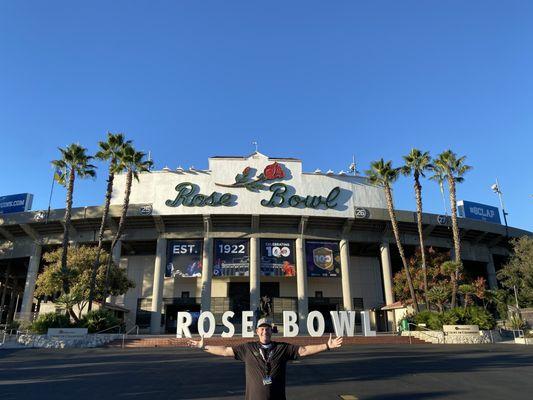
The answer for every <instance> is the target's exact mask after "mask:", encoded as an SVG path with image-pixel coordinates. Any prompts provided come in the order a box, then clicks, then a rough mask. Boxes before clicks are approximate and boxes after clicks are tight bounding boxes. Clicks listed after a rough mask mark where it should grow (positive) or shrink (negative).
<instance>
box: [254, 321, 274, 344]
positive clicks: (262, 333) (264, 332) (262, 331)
mask: <svg viewBox="0 0 533 400" xmlns="http://www.w3.org/2000/svg"><path fill="white" fill-rule="evenodd" d="M255 332H256V333H257V336H258V337H259V342H260V343H261V344H269V343H270V338H271V337H272V321H270V320H269V319H267V318H261V319H260V320H259V321H257V328H256V330H255Z"/></svg>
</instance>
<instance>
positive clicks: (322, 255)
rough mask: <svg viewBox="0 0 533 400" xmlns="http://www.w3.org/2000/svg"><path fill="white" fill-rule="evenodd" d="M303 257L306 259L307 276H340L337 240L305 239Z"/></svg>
mask: <svg viewBox="0 0 533 400" xmlns="http://www.w3.org/2000/svg"><path fill="white" fill-rule="evenodd" d="M305 257H306V261H307V276H311V277H319V276H324V277H339V276H341V256H340V249H339V242H332V241H325V240H306V241H305Z"/></svg>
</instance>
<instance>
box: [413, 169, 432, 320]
mask: <svg viewBox="0 0 533 400" xmlns="http://www.w3.org/2000/svg"><path fill="white" fill-rule="evenodd" d="M415 196H416V222H417V224H418V240H419V241H420V252H421V256H422V273H423V275H424V300H425V301H426V307H427V309H428V310H429V300H428V274H427V267H426V248H425V246H424V235H423V233H422V185H421V184H420V179H419V177H418V175H416V174H415Z"/></svg>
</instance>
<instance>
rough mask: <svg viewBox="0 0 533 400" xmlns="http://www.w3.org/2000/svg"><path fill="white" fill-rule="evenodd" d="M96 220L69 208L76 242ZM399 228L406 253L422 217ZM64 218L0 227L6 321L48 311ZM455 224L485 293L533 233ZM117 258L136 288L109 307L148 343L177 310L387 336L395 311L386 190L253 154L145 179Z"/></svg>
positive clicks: (439, 237)
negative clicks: (346, 324) (514, 244)
mask: <svg viewBox="0 0 533 400" xmlns="http://www.w3.org/2000/svg"><path fill="white" fill-rule="evenodd" d="M124 187H125V176H124V175H119V176H117V177H116V178H115V186H114V191H113V197H112V206H111V211H110V217H109V221H108V229H107V231H106V239H107V240H108V241H109V240H110V239H111V238H112V237H113V234H114V232H116V229H117V225H118V220H119V217H120V212H121V204H122V198H123V192H124ZM102 211H103V208H102V207H92V206H88V207H82V208H75V209H74V210H73V213H72V222H71V240H72V242H73V243H77V244H85V243H95V241H96V237H97V234H98V229H99V224H100V219H101V216H102ZM397 216H398V221H399V227H400V231H401V240H402V242H403V243H404V245H405V247H406V251H407V253H408V254H413V252H414V249H415V248H416V247H417V246H418V233H417V226H416V213H415V212H412V211H397ZM63 217H64V210H63V209H58V210H52V211H51V212H50V213H49V214H48V213H46V212H43V211H29V212H20V213H13V214H5V215H0V246H1V248H0V280H1V282H2V293H0V294H1V295H2V304H3V305H4V311H3V313H2V318H3V321H2V322H5V320H6V319H10V318H11V319H12V318H19V319H23V320H24V319H31V318H33V317H34V316H35V313H37V312H39V311H40V312H42V311H43V310H45V309H48V308H49V306H50V304H49V303H50V302H48V303H46V302H44V301H43V299H36V298H34V289H35V281H36V278H37V274H38V272H39V270H40V269H42V268H43V262H42V254H43V253H44V252H46V251H47V250H48V249H50V248H54V247H56V246H58V245H60V243H61V238H62V233H63V225H62V224H63V222H62V221H63ZM423 226H424V230H423V232H424V237H425V243H426V245H427V246H433V247H435V248H440V249H451V248H453V242H452V233H451V222H450V219H449V218H448V217H446V216H443V215H436V214H427V213H426V214H424V215H423ZM459 226H460V234H461V240H462V254H461V258H462V260H463V262H464V264H465V268H466V271H467V273H469V274H472V275H474V276H479V275H481V276H484V277H486V279H487V281H488V283H489V285H490V286H491V287H496V286H497V280H496V270H497V269H498V267H499V266H500V265H501V264H502V263H503V261H504V260H505V257H506V256H507V255H508V246H507V241H508V237H518V236H522V235H531V233H530V232H527V231H523V230H520V229H515V228H512V227H510V228H509V229H508V230H507V232H506V229H505V227H504V226H502V225H500V224H495V223H491V222H484V221H479V220H474V219H467V218H460V219H459ZM2 239H3V240H2ZM113 258H114V259H115V261H116V262H117V263H118V264H119V265H120V266H121V268H124V269H126V271H127V275H128V277H129V278H130V279H131V280H132V281H134V282H135V288H133V289H131V290H129V291H128V292H127V293H126V294H125V295H123V296H120V297H118V298H112V299H111V302H112V303H113V304H114V308H115V309H116V310H120V311H122V312H124V317H125V320H126V323H127V325H128V326H129V327H131V326H134V325H135V324H137V325H139V326H140V327H141V328H142V329H144V331H146V332H148V331H149V332H151V333H161V332H165V331H169V332H170V331H172V329H173V328H174V327H175V316H176V312H177V311H192V312H194V311H200V310H205V311H207V310H209V311H211V312H213V313H214V314H215V317H216V318H217V319H218V320H220V318H221V316H222V314H223V313H224V312H225V311H229V310H231V311H234V312H235V313H236V314H239V313H240V312H241V311H243V310H257V309H259V308H261V307H262V308H265V307H269V308H270V310H269V311H271V312H272V314H273V316H274V319H275V320H278V321H279V320H280V318H281V313H282V311H283V310H292V311H296V312H297V313H298V315H299V318H300V321H302V322H303V321H305V317H306V315H307V313H308V312H309V311H311V310H318V311H321V312H323V313H326V314H327V312H328V311H332V310H340V309H345V310H363V309H370V310H373V311H374V313H373V315H374V317H375V327H376V328H377V329H378V330H387V329H392V328H394V327H393V326H392V325H391V324H392V320H391V318H390V315H387V312H384V311H381V309H382V307H383V306H384V305H387V304H388V305H390V304H392V303H394V295H393V291H392V275H393V273H394V272H396V271H398V270H399V269H400V268H401V261H400V258H399V255H398V254H397V250H396V246H395V242H394V238H393V235H392V230H391V225H390V219H389V215H388V212H387V209H386V200H385V196H384V192H383V189H381V188H379V187H376V186H373V185H371V184H369V183H368V181H367V179H366V178H364V177H360V176H352V175H346V174H333V173H330V172H328V173H322V172H320V171H316V172H313V173H305V172H303V171H302V163H301V161H300V160H298V159H293V158H269V157H267V156H265V155H263V154H261V153H258V152H256V153H253V154H251V155H250V156H247V157H212V158H210V159H209V168H208V169H207V170H197V169H194V168H190V169H187V170H183V169H182V168H178V169H176V170H170V169H168V168H164V169H163V170H161V171H152V172H151V173H143V174H140V180H139V182H136V181H134V183H133V188H132V193H131V198H130V207H129V211H128V218H127V223H126V229H125V232H124V234H123V236H122V238H121V240H120V241H119V243H118V245H117V246H116V247H115V251H114V252H113ZM265 296H268V298H267V297H265ZM47 307H48V308H47ZM301 326H302V329H305V328H304V324H302V325H301Z"/></svg>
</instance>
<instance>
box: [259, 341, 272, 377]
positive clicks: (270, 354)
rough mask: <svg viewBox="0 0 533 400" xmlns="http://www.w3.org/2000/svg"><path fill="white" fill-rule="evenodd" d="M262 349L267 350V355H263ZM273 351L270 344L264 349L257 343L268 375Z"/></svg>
mask: <svg viewBox="0 0 533 400" xmlns="http://www.w3.org/2000/svg"><path fill="white" fill-rule="evenodd" d="M262 350H265V351H267V350H269V352H268V357H265V355H264V354H263V351H262ZM273 353H274V348H273V347H272V346H271V347H270V348H268V349H266V348H263V347H261V345H259V354H260V355H261V358H262V359H263V361H264V362H265V367H266V371H265V372H266V375H267V376H268V375H270V360H271V359H272V354H273Z"/></svg>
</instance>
